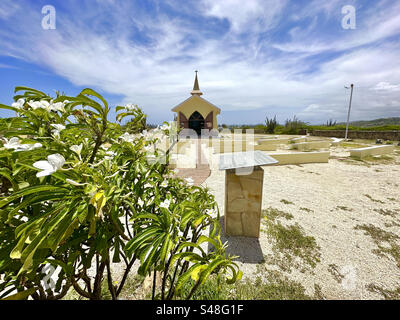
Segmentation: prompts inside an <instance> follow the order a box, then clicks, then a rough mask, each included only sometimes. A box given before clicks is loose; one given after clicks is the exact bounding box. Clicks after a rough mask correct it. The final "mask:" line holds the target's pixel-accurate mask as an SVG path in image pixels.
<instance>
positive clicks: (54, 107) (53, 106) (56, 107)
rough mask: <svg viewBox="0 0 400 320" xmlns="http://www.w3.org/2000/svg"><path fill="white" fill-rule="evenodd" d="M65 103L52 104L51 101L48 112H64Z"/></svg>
mask: <svg viewBox="0 0 400 320" xmlns="http://www.w3.org/2000/svg"><path fill="white" fill-rule="evenodd" d="M64 107H65V102H56V103H53V101H52V102H51V104H50V110H51V111H60V112H65V108H64Z"/></svg>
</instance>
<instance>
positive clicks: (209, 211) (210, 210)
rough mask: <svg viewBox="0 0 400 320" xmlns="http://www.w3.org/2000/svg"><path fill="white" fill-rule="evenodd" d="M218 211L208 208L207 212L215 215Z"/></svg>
mask: <svg viewBox="0 0 400 320" xmlns="http://www.w3.org/2000/svg"><path fill="white" fill-rule="evenodd" d="M216 213H217V212H216V211H215V210H214V209H206V214H208V215H211V216H212V215H214V214H216Z"/></svg>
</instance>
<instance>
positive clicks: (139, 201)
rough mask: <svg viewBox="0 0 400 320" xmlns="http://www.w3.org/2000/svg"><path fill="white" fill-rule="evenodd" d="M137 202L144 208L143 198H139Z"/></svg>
mask: <svg viewBox="0 0 400 320" xmlns="http://www.w3.org/2000/svg"><path fill="white" fill-rule="evenodd" d="M137 203H138V205H139V207H142V208H143V205H144V201H143V200H142V199H140V198H139V199H138V201H137Z"/></svg>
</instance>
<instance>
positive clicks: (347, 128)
mask: <svg viewBox="0 0 400 320" xmlns="http://www.w3.org/2000/svg"><path fill="white" fill-rule="evenodd" d="M345 88H346V89H351V93H350V103H349V111H348V113H347V123H346V134H345V136H344V140H346V141H347V134H348V132H349V120H350V110H351V101H352V99H353V88H354V84H351V85H350V88H349V87H345Z"/></svg>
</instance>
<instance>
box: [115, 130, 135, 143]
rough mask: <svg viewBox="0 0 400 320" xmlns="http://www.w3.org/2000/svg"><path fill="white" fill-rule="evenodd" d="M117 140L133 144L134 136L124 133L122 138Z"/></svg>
mask: <svg viewBox="0 0 400 320" xmlns="http://www.w3.org/2000/svg"><path fill="white" fill-rule="evenodd" d="M118 139H122V140H124V141H126V142H130V143H132V142H134V141H135V135H134V134H129V133H128V132H125V133H124V134H123V135H122V136H120V137H119V138H118Z"/></svg>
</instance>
